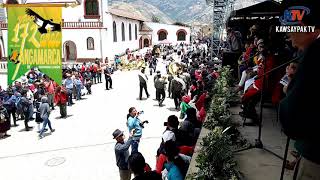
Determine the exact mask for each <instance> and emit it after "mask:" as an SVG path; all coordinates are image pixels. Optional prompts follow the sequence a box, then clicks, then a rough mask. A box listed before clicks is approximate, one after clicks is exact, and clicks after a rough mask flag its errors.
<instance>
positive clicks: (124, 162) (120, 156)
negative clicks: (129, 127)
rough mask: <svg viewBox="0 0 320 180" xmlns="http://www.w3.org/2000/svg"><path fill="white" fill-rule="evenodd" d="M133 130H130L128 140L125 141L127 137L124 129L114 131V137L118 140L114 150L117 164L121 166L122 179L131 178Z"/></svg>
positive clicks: (128, 179)
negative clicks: (130, 157)
mask: <svg viewBox="0 0 320 180" xmlns="http://www.w3.org/2000/svg"><path fill="white" fill-rule="evenodd" d="M133 131H134V130H133ZM133 131H132V132H130V136H129V138H128V140H127V141H124V139H125V137H124V134H123V131H120V130H119V129H116V130H115V131H114V132H113V133H112V135H113V139H115V140H116V141H117V143H116V144H115V146H114V151H115V155H116V161H117V166H118V168H119V174H120V180H131V171H130V170H129V166H128V158H129V147H130V146H131V144H132V136H133Z"/></svg>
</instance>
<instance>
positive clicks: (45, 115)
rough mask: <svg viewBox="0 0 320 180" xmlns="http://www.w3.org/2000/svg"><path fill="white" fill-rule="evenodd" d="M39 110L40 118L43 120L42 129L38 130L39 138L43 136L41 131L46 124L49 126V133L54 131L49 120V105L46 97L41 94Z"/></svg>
mask: <svg viewBox="0 0 320 180" xmlns="http://www.w3.org/2000/svg"><path fill="white" fill-rule="evenodd" d="M39 111H40V118H41V119H42V120H43V125H42V129H41V130H40V133H39V138H40V139H42V138H43V137H44V136H43V133H44V131H45V128H46V126H47V125H48V126H49V129H50V131H51V133H53V132H54V131H55V130H54V129H52V127H51V122H50V120H49V116H50V107H49V104H48V98H47V97H46V96H43V97H42V98H41V105H40V107H39Z"/></svg>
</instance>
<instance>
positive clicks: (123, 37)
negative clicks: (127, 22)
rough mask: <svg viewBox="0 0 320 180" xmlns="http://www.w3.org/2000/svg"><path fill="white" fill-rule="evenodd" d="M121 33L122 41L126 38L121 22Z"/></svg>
mask: <svg viewBox="0 0 320 180" xmlns="http://www.w3.org/2000/svg"><path fill="white" fill-rule="evenodd" d="M121 34H122V41H125V40H126V33H125V29H124V24H123V23H122V24H121Z"/></svg>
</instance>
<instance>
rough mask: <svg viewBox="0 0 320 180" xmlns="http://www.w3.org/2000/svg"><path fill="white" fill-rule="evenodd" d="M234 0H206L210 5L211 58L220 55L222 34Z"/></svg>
mask: <svg viewBox="0 0 320 180" xmlns="http://www.w3.org/2000/svg"><path fill="white" fill-rule="evenodd" d="M234 2H235V0H206V3H207V5H209V6H211V7H212V13H213V14H212V26H213V27H212V30H213V31H212V35H211V53H210V54H211V57H210V58H211V60H214V58H215V57H220V53H221V52H220V49H221V45H222V41H223V40H222V36H223V33H224V31H225V24H226V22H227V18H228V17H229V15H230V13H231V11H232V10H233V4H234Z"/></svg>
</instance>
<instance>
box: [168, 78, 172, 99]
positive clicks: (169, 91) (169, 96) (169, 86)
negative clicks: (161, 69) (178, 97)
mask: <svg viewBox="0 0 320 180" xmlns="http://www.w3.org/2000/svg"><path fill="white" fill-rule="evenodd" d="M172 79H173V75H172V74H171V73H170V72H169V73H168V94H169V95H168V98H172V93H171V81H172Z"/></svg>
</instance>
